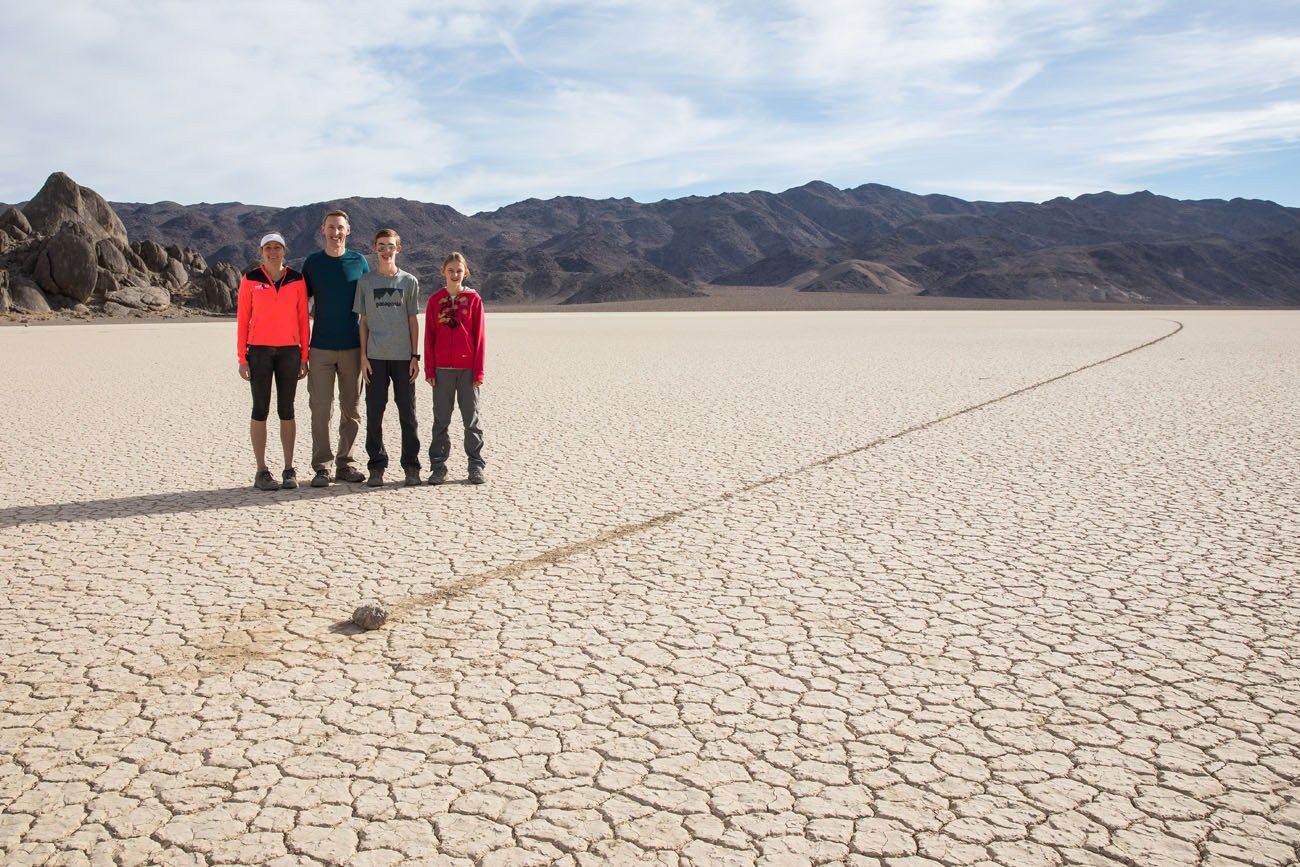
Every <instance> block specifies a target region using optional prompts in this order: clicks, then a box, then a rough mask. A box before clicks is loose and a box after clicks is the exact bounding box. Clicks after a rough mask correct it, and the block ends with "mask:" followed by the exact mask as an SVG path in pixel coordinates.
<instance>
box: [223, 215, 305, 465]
mask: <svg viewBox="0 0 1300 867" xmlns="http://www.w3.org/2000/svg"><path fill="white" fill-rule="evenodd" d="M258 246H259V247H260V249H261V252H262V263H261V264H260V265H255V266H253V267H252V268H250V269H249V270H248V272H247V273H245V274H244V277H243V279H242V280H241V281H240V283H239V312H238V314H237V318H238V322H239V333H238V337H237V343H236V346H235V349H236V352H237V353H238V355H239V375H240V376H242V377H243V378H244V379H246V380H248V382H250V383H251V384H252V390H253V420H252V421H251V422H249V424H248V435H249V437H250V438H251V439H252V441H253V457H255V458H257V477H256V479H255V480H254V481H253V486H254V487H256V488H257V489H258V490H261V491H273V490H275V489H276V488H296V487H298V473H297V471H296V470H295V469H294V466H293V441H294V435H295V434H296V432H297V427H296V423H295V422H294V418H293V398H294V394H295V393H296V392H297V390H298V380H300V379H302V378H303V377H305V376H306V375H307V352H308V350H307V342H308V336H309V332H308V330H307V283H306V281H305V280H303V277H302V274H300V273H298V272H297V271H295V270H293V269H292V268H288V267H286V266H285V264H284V256H285V253H287V252H288V249H287V245H286V244H285V243H284V236H283V235H281V234H280V233H279V232H271V233H270V234H269V235H266V236H264V237H263V238H262V243H261V244H260V245H258ZM272 380H275V403H276V411H277V412H278V414H279V416H280V447H281V448H282V449H283V450H284V472H283V474H282V479H283V480H282V481H281V482H276V480H275V477H274V476H272V475H271V471H270V470H269V469H267V467H266V417H267V415H269V414H270V409H271V381H272Z"/></svg>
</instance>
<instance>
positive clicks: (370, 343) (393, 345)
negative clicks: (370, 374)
mask: <svg viewBox="0 0 1300 867" xmlns="http://www.w3.org/2000/svg"><path fill="white" fill-rule="evenodd" d="M419 294H420V281H419V280H417V279H415V275H413V274H408V273H407V272H405V271H403V270H401V269H400V268H399V269H398V271H397V273H396V274H394V275H392V276H391V277H389V276H387V275H384V274H380V273H379V272H378V271H371V272H369V273H367V274H362V275H361V277H360V279H358V280H357V298H356V301H355V302H354V303H353V305H352V310H353V311H354V312H356V313H359V314H361V315H362V316H364V317H366V330H367V331H368V332H369V336H368V338H367V339H366V355H368V356H370V357H371V358H374V359H376V360H379V361H406V360H407V359H409V358H410V357H411V356H412V355H414V354H415V353H417V352H419V350H418V349H416V348H415V347H413V346H411V330H410V326H409V325H408V324H407V317H409V316H418V315H419V313H420V310H419V303H420V302H419V297H418V296H419Z"/></svg>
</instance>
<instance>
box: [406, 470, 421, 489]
mask: <svg viewBox="0 0 1300 867" xmlns="http://www.w3.org/2000/svg"><path fill="white" fill-rule="evenodd" d="M402 484H403V485H405V486H406V487H408V488H410V487H413V486H415V485H419V484H422V482H421V480H420V471H419V470H407V471H406V481H404V482H403V483H402Z"/></svg>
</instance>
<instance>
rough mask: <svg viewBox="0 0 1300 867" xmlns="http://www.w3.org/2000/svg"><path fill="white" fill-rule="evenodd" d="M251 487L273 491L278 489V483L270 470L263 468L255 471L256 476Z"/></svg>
mask: <svg viewBox="0 0 1300 867" xmlns="http://www.w3.org/2000/svg"><path fill="white" fill-rule="evenodd" d="M253 487H255V488H257V489H258V490H259V491H274V490H278V489H279V487H280V483H279V482H277V481H276V480H275V476H273V475H271V471H270V470H268V469H265V468H263V469H260V470H258V471H257V478H255V479H253Z"/></svg>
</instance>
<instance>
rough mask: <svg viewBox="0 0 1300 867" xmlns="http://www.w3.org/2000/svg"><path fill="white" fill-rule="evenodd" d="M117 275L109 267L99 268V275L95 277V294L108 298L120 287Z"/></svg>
mask: <svg viewBox="0 0 1300 867" xmlns="http://www.w3.org/2000/svg"><path fill="white" fill-rule="evenodd" d="M120 286H121V284H120V283H118V281H117V277H115V276H114V275H113V272H112V271H109V270H108V269H107V268H100V269H99V276H98V277H96V278H95V295H97V296H98V297H100V298H107V297H108V296H109V295H111V294H113V293H114V292H116V291H117V290H118V289H119V288H120Z"/></svg>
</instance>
